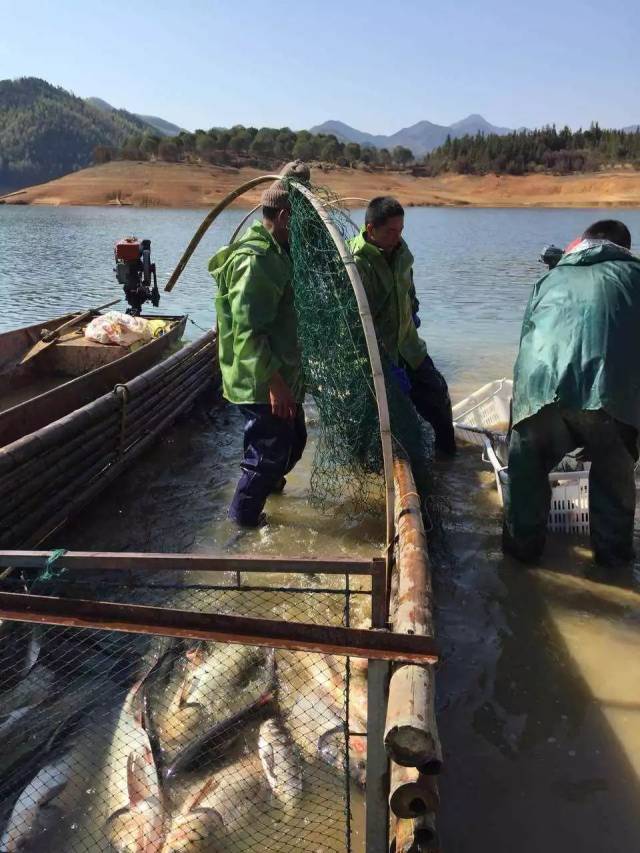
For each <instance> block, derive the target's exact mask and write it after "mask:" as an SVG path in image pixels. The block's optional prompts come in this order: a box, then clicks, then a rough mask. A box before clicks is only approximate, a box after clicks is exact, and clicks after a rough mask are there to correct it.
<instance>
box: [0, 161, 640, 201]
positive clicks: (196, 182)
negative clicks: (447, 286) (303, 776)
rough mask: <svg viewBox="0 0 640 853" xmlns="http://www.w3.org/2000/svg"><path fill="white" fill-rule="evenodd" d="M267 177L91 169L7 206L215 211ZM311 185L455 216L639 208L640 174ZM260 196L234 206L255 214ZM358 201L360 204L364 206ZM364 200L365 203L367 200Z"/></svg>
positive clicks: (362, 177) (134, 166)
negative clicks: (462, 212)
mask: <svg viewBox="0 0 640 853" xmlns="http://www.w3.org/2000/svg"><path fill="white" fill-rule="evenodd" d="M262 174H265V172H264V171H262V170H259V169H252V168H242V169H236V168H232V167H228V166H211V165H207V164H191V163H160V162H137V161H116V162H112V163H106V164H104V165H101V166H91V167H89V168H87V169H82V170H80V171H77V172H73V173H71V174H68V175H65V176H63V177H62V178H56V179H55V180H53V181H49V182H47V183H44V184H38V185H36V186H32V187H26V188H24V189H19V190H14V191H10V192H9V193H7V194H6V195H3V196H0V204H4V205H8V206H12V205H15V206H21V205H49V206H95V207H137V208H159V209H160V208H165V209H172V208H182V209H188V208H194V209H198V208H211V207H212V206H213V205H215V204H217V203H218V202H220V201H221V200H222V199H223V198H224V197H225V196H226V195H227V194H228V193H229V192H231V191H232V190H234V189H235V188H236V187H237V186H238V185H240V184H241V183H244V182H245V181H248V180H250V179H251V178H254V177H257V176H259V175H262ZM312 182H313V183H314V184H315V185H316V186H324V187H327V189H329V190H330V191H331V192H332V193H335V194H336V195H337V196H338V197H348V198H350V199H352V198H353V197H354V196H355V197H356V199H353V200H350V201H348V202H347V203H346V206H348V207H359V206H363V205H364V203H365V202H364V199H370V198H372V197H373V196H375V195H393V196H395V197H397V198H398V200H399V201H400V202H401V203H402V204H403V205H404V206H405V207H452V208H464V207H475V208H518V207H520V208H580V207H583V208H605V209H606V208H612V207H617V208H629V209H633V208H640V171H636V170H633V169H613V170H609V171H606V172H595V173H584V174H575V175H566V176H559V175H547V174H531V175H522V176H514V175H493V174H492V175H483V176H476V175H453V174H446V175H440V176H438V177H436V178H426V177H414V176H413V175H411V174H407V173H404V172H373V171H370V172H369V171H364V170H360V169H348V168H338V167H336V168H313V169H312ZM260 193H261V188H260V187H259V188H257V189H254V190H250V191H249V192H247V193H246V194H245V195H244V196H242V197H241V198H239V199H237V200H235V201H234V202H233V203H232V206H233V207H236V208H244V209H250V208H252V207H254V206H255V205H256V204H258V202H259V200H260ZM358 197H359V199H358ZM360 199H362V200H360Z"/></svg>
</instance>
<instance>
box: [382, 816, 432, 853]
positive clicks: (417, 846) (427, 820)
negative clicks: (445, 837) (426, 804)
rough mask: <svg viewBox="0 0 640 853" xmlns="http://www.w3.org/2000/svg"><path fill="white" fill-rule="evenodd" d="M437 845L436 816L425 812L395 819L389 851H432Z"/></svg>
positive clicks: (398, 852)
mask: <svg viewBox="0 0 640 853" xmlns="http://www.w3.org/2000/svg"><path fill="white" fill-rule="evenodd" d="M438 846H439V845H438V833H437V829H436V816H435V814H434V813H433V812H427V813H425V814H423V815H420V817H417V818H414V819H407V818H398V820H396V825H395V832H394V834H393V838H392V839H391V844H390V846H389V853H434V851H436V850H438Z"/></svg>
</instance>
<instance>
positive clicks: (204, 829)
mask: <svg viewBox="0 0 640 853" xmlns="http://www.w3.org/2000/svg"><path fill="white" fill-rule="evenodd" d="M271 800H272V794H271V789H270V787H269V784H268V782H267V779H266V778H265V775H264V772H263V768H262V765H261V762H260V759H259V758H258V756H257V755H256V754H255V752H250V753H249V754H246V755H242V756H240V757H239V758H238V759H236V760H235V761H232V762H230V763H228V764H227V765H225V766H224V767H220V768H218V769H217V770H216V771H215V773H213V774H211V773H209V774H207V775H205V776H204V777H199V778H196V779H194V780H192V781H190V782H189V784H188V787H187V791H186V795H185V796H184V799H183V802H182V805H181V807H180V808H179V809H178V810H177V811H176V813H175V814H174V816H173V818H172V821H171V826H170V829H169V832H168V833H167V838H166V842H165V846H164V849H163V851H162V853H223V851H228V850H246V849H251V848H252V843H251V842H253V845H255V841H256V839H255V821H256V820H258V821H260V822H261V823H262V822H264V816H265V815H269V814H270V809H271Z"/></svg>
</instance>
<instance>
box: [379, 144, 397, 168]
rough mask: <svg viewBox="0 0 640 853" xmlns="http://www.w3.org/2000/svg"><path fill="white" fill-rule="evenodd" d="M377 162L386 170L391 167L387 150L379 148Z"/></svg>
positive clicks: (389, 154)
mask: <svg viewBox="0 0 640 853" xmlns="http://www.w3.org/2000/svg"><path fill="white" fill-rule="evenodd" d="M378 162H379V163H380V165H381V166H384V168H385V169H388V168H389V166H391V163H392V162H393V161H392V159H391V153H390V152H389V149H388V148H381V149H380V150H379V151H378Z"/></svg>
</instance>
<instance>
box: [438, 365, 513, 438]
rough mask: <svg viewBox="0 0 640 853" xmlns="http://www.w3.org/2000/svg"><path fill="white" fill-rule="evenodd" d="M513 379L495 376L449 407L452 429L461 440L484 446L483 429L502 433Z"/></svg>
mask: <svg viewBox="0 0 640 853" xmlns="http://www.w3.org/2000/svg"><path fill="white" fill-rule="evenodd" d="M512 394H513V380H511V379H497V380H496V381H495V382H489V383H488V384H487V385H483V386H482V388H479V389H478V390H477V391H476V392H475V394H471V395H470V396H469V397H465V399H464V400H461V401H460V402H459V403H456V405H455V406H454V407H453V428H454V430H455V433H456V436H457V437H458V438H459V439H460V440H461V441H467V442H469V443H470V444H478V445H480V446H481V447H483V446H484V444H485V441H486V433H485V430H489V431H491V432H494V433H495V432H497V433H502V434H503V435H505V436H506V434H507V432H508V429H509V420H510V418H511V397H512Z"/></svg>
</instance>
